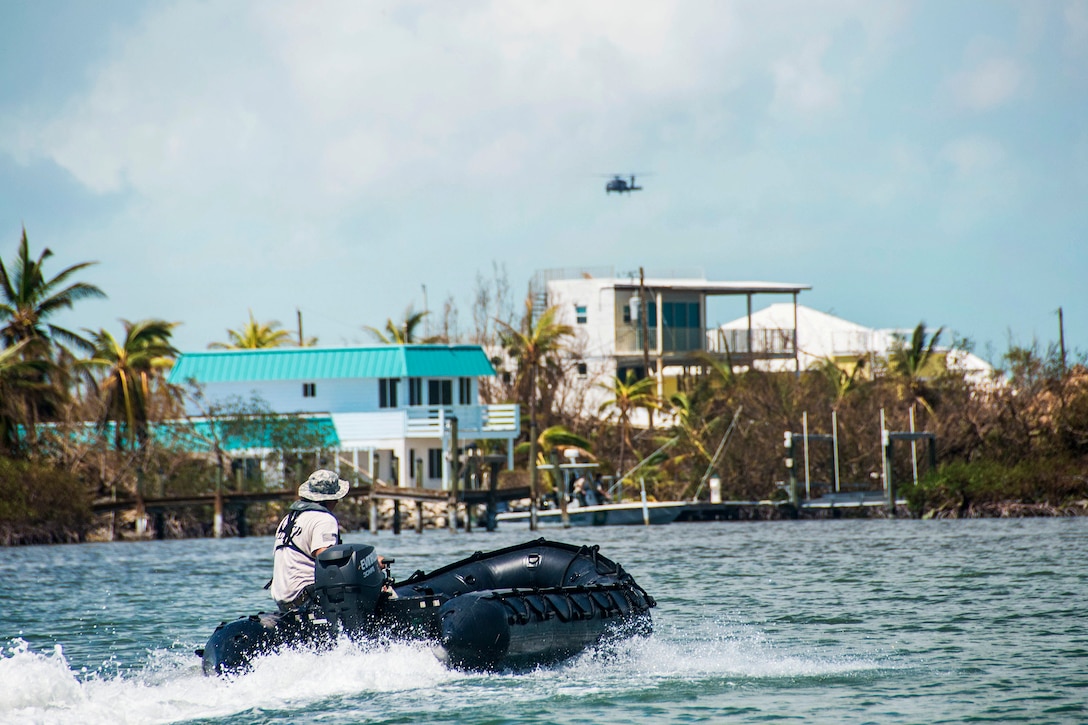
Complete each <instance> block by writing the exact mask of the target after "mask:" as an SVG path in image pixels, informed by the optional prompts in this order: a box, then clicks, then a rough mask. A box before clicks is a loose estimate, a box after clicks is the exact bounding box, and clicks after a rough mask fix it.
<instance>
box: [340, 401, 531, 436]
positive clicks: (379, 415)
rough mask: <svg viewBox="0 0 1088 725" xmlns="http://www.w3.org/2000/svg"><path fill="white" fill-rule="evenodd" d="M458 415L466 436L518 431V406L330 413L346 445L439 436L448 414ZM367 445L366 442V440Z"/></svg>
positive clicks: (418, 408) (475, 406)
mask: <svg viewBox="0 0 1088 725" xmlns="http://www.w3.org/2000/svg"><path fill="white" fill-rule="evenodd" d="M450 416H456V417H457V431H458V433H457V434H458V437H460V438H465V439H484V438H515V437H517V435H518V432H519V431H520V430H521V419H520V411H519V406H518V405H517V404H508V405H449V406H419V407H414V406H413V407H410V408H397V409H393V410H381V411H375V412H372V413H333V414H332V419H333V422H334V424H335V425H336V430H337V433H338V434H339V437H340V440H341V442H342V443H344V444H345V445H354V444H358V445H363V442H372V441H379V440H392V439H404V438H438V439H440V438H442V426H443V422H444V420H445V419H446V418H447V417H450ZM367 445H369V443H367Z"/></svg>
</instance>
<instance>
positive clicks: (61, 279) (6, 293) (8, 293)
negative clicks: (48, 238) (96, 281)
mask: <svg viewBox="0 0 1088 725" xmlns="http://www.w3.org/2000/svg"><path fill="white" fill-rule="evenodd" d="M51 256H53V252H51V251H50V250H49V249H48V248H46V249H44V250H43V251H42V253H41V255H39V257H38V259H37V260H33V259H32V258H31V256H30V249H29V244H28V242H27V237H26V228H25V227H24V228H23V237H22V240H21V241H20V242H19V251H18V252H17V253H16V257H15V265H14V266H13V267H11V269H10V271H9V269H8V268H7V267H5V266H4V263H3V261H2V260H0V297H2V299H0V322H3V323H4V324H3V327H0V339H2V340H3V342H4V345H5V346H10V345H14V344H16V343H18V342H21V341H23V340H41V341H43V343H44V344H45V345H46V346H50V345H51V344H52V342H53V341H54V340H60V341H61V342H62V343H69V344H72V345H75V346H76V347H79V348H81V349H83V350H89V349H90V343H88V341H87V340H86V339H85V338H83V337H81V336H80V335H77V334H76V333H74V332H72V331H71V330H68V329H65V328H63V327H59V326H57V325H54V324H52V323H50V322H49V318H50V317H52V316H53V314H54V313H56V312H58V311H60V310H63V309H71V307H72V305H73V304H74V303H76V302H78V301H79V300H83V299H87V298H90V297H105V296H106V295H105V293H104V292H102V290H100V289H99V288H98V287H96V286H94V285H93V284H89V283H87V282H73V283H71V284H68V282H69V280H70V279H71V278H72V276H73V275H75V274H76V273H77V272H79V271H81V270H83V269H86V268H87V267H90V266H91V265H93V264H96V262H83V263H81V264H74V265H72V266H71V267H68V268H67V269H64V270H62V271H61V272H60V274H58V275H56V276H55V277H53V278H52V279H49V280H47V279H46V278H45V273H44V272H43V270H42V267H43V266H44V263H45V260H47V259H49V258H50V257H51ZM27 352H29V350H28V351H27ZM36 352H38V351H36Z"/></svg>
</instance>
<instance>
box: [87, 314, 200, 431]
mask: <svg viewBox="0 0 1088 725" xmlns="http://www.w3.org/2000/svg"><path fill="white" fill-rule="evenodd" d="M122 323H123V324H124V326H125V337H124V339H123V340H118V339H116V338H115V337H114V336H113V335H111V334H110V333H109V332H107V331H106V330H99V331H98V332H95V333H93V334H92V340H93V345H94V349H93V352H92V355H91V357H90V359H88V360H84V361H82V362H81V365H82V366H83V367H85V368H87V369H88V370H90V369H97V370H100V371H102V372H103V376H102V379H101V382H100V383H98V384H97V388H98V390H99V391H100V394H101V395H102V398H103V402H104V404H105V411H104V416H103V421H102V423H103V425H104V424H105V423H106V422H108V421H111V420H112V421H114V422H115V425H116V427H115V429H114V445H115V446H116V447H117V449H118V450H122V449H123V448H124V447H125V444H126V443H129V444H133V445H134V444H135V443H137V442H143V441H145V440H146V439H147V423H148V418H149V415H148V412H149V410H148V408H149V402H150V400H151V394H152V383H153V382H156V381H161V378H162V372H163V371H164V370H167V369H169V368H170V366H171V365H173V362H174V358H175V357H177V355H178V351H177V349H176V348H175V347H174V346H173V345H172V344H171V343H170V337H171V335H172V334H173V329H174V328H175V327H176V326H177V324H178V323H176V322H165V321H163V320H154V319H152V320H141V321H139V322H135V323H133V322H129V321H128V320H122ZM92 382H94V379H93V378H92Z"/></svg>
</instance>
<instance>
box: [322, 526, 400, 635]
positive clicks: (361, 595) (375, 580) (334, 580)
mask: <svg viewBox="0 0 1088 725" xmlns="http://www.w3.org/2000/svg"><path fill="white" fill-rule="evenodd" d="M384 583H385V575H384V574H383V573H382V570H381V567H379V566H378V554H377V552H376V551H375V550H374V547H373V546H369V545H367V544H337V545H336V546H330V547H329V548H327V549H325V550H324V551H322V552H321V553H320V554H318V555H317V559H316V561H315V562H314V596H315V598H316V600H317V607H318V608H319V609H320V610H321V611H322V612H324V614H325V617H326V619H328V620H329V622H330V623H339V624H340V625H341V626H342V627H343V628H344V629H345V630H346V631H348V632H355V631H358V630H360V629H362V628H363V627H364V626H365V625H366V624H367V622H368V621H369V620H370V618H372V617H373V615H374V612H375V610H376V609H377V606H378V600H379V599H380V598H381V595H382V585H383V584H384Z"/></svg>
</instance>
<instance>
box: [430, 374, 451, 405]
mask: <svg viewBox="0 0 1088 725" xmlns="http://www.w3.org/2000/svg"><path fill="white" fill-rule="evenodd" d="M427 404H428V405H453V381H452V380H428V381H427Z"/></svg>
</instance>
